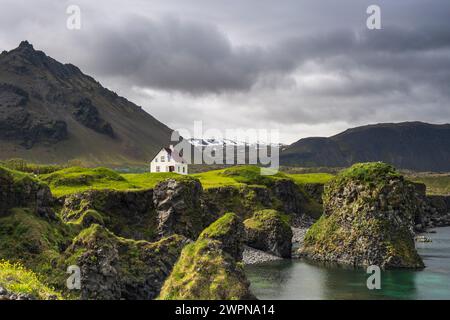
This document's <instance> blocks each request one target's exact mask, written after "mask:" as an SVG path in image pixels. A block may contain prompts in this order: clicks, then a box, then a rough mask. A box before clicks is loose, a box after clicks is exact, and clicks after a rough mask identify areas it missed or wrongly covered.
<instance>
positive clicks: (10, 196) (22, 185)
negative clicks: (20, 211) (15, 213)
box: [0, 167, 54, 218]
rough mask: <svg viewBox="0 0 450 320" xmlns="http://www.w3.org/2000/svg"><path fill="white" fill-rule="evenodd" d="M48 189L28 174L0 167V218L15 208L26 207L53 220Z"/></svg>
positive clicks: (51, 203)
mask: <svg viewBox="0 0 450 320" xmlns="http://www.w3.org/2000/svg"><path fill="white" fill-rule="evenodd" d="M52 205H53V197H52V194H51V192H50V189H49V187H48V186H47V185H46V184H44V183H42V182H40V181H39V180H37V179H36V178H34V177H33V176H31V175H30V174H27V173H23V172H19V171H14V170H10V169H6V168H3V167H0V216H2V215H6V214H7V213H8V211H9V210H10V209H12V208H15V207H27V208H30V209H32V210H33V211H35V212H36V213H38V214H40V215H41V216H44V217H47V218H54V213H53V211H52V210H51V206H52Z"/></svg>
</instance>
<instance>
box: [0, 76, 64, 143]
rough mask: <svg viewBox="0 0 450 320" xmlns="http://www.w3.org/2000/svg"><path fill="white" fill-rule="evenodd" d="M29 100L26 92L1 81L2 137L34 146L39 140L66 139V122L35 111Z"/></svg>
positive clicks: (0, 111) (0, 136)
mask: <svg viewBox="0 0 450 320" xmlns="http://www.w3.org/2000/svg"><path fill="white" fill-rule="evenodd" d="M28 103H29V96H28V93H27V92H26V91H24V90H22V89H21V88H19V87H16V86H13V85H10V84H0V139H10V140H13V141H20V142H21V144H22V145H23V146H24V147H26V148H31V147H32V146H33V145H34V144H35V143H37V142H47V143H56V142H59V141H61V140H64V139H66V138H67V125H66V123H65V122H64V121H62V120H58V119H51V118H48V117H47V116H45V115H42V114H38V113H35V112H32V111H30V110H29V108H28Z"/></svg>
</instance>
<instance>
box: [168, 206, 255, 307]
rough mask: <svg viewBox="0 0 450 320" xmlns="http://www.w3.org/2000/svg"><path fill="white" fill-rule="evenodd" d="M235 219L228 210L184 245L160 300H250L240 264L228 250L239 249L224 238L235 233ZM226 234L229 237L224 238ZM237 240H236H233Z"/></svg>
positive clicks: (236, 224) (250, 295)
mask: <svg viewBox="0 0 450 320" xmlns="http://www.w3.org/2000/svg"><path fill="white" fill-rule="evenodd" d="M241 228H242V225H241V226H239V223H238V218H237V217H236V215H234V214H232V213H228V214H227V215H225V216H224V217H222V218H221V219H219V220H218V221H217V222H215V223H214V224H212V225H211V226H210V227H208V228H207V229H206V230H205V231H204V232H203V233H202V235H201V236H200V237H199V239H198V240H197V241H196V242H195V243H192V244H189V245H187V246H186V247H185V248H184V249H183V251H182V253H181V256H180V258H179V260H178V261H177V263H176V265H175V266H174V268H173V271H172V273H171V275H170V277H169V278H168V279H167V280H166V281H165V283H164V286H163V288H162V290H161V293H160V296H159V298H160V299H166V300H169V299H171V300H184V299H189V300H192V299H194V300H196V299H200V300H230V299H236V300H237V299H252V298H253V296H252V294H251V293H250V291H249V285H250V284H249V282H248V281H247V279H246V277H245V274H244V270H243V267H242V264H241V263H240V262H237V261H236V259H235V257H233V256H232V255H231V254H230V253H229V252H230V251H231V252H233V253H236V251H239V252H241V249H238V250H236V248H235V246H233V245H231V244H230V243H229V242H228V241H229V239H231V238H233V237H234V235H233V234H236V233H238V232H239V229H241ZM227 237H230V238H229V239H227ZM236 240H237V239H236Z"/></svg>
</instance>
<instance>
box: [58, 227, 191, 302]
mask: <svg viewBox="0 0 450 320" xmlns="http://www.w3.org/2000/svg"><path fill="white" fill-rule="evenodd" d="M186 243H187V239H186V238H184V237H182V236H178V235H174V236H171V237H168V238H164V239H162V240H160V241H158V242H155V243H150V242H146V241H133V240H128V239H123V238H118V237H116V236H115V235H114V234H112V233H110V232H109V231H108V230H107V229H104V228H103V227H101V226H99V225H95V224H94V225H92V226H91V227H89V228H88V229H85V230H83V231H82V232H81V233H80V235H78V237H76V238H75V239H74V242H73V243H72V245H71V246H70V247H69V248H68V249H67V251H66V253H65V256H66V259H67V260H69V261H75V263H76V265H78V266H79V267H80V269H81V298H82V299H101V300H119V299H127V300H150V299H154V298H155V297H156V296H157V295H158V293H159V291H160V289H161V286H162V284H163V282H164V280H165V279H166V278H167V277H168V276H169V274H170V272H171V271H172V267H173V265H174V264H175V262H176V261H177V259H178V257H179V254H180V252H181V250H182V248H183V247H184V246H185V245H186Z"/></svg>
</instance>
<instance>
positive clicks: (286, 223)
mask: <svg viewBox="0 0 450 320" xmlns="http://www.w3.org/2000/svg"><path fill="white" fill-rule="evenodd" d="M270 221H280V222H281V223H282V226H283V228H284V229H286V231H288V230H290V228H291V227H290V225H291V217H290V216H289V215H287V214H282V213H280V212H278V211H276V210H272V209H266V210H261V211H256V212H255V213H254V215H253V217H251V218H250V219H247V220H245V221H244V225H245V226H246V227H247V228H252V229H264V228H265V227H267V226H268V225H269V222H270Z"/></svg>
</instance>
